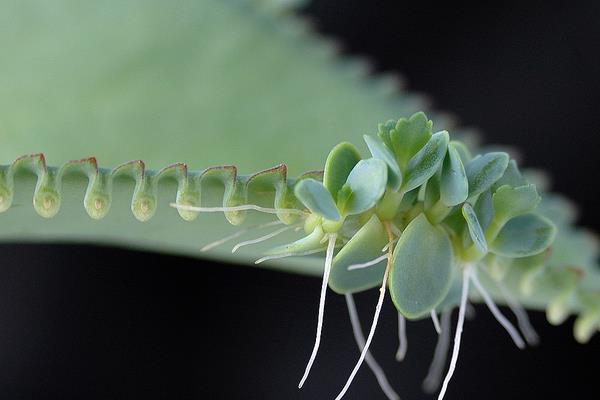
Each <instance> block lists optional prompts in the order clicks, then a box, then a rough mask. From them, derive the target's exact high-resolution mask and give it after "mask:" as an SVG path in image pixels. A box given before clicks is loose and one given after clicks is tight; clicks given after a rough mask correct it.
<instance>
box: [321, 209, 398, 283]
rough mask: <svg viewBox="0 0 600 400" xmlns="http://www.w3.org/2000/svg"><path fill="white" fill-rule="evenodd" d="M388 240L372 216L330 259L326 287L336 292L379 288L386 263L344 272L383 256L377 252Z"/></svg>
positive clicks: (379, 224)
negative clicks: (329, 270)
mask: <svg viewBox="0 0 600 400" xmlns="http://www.w3.org/2000/svg"><path fill="white" fill-rule="evenodd" d="M387 242H388V239H387V235H386V232H385V229H384V226H383V224H382V223H381V222H380V221H379V218H377V216H375V215H373V216H372V217H371V219H369V221H368V222H367V223H366V224H365V225H363V226H362V228H360V229H359V230H358V232H356V234H354V236H353V237H352V238H351V239H350V241H349V242H348V243H346V244H345V245H344V247H343V248H342V249H341V250H340V252H339V253H338V254H337V255H336V256H335V258H334V259H333V264H332V266H331V275H330V277H329V287H330V288H331V289H332V290H333V291H335V292H336V293H340V294H345V293H356V292H360V291H363V290H368V289H371V288H374V287H376V286H379V285H381V281H382V279H383V273H384V271H385V267H386V264H387V263H386V261H385V260H383V261H381V262H380V263H379V264H377V265H372V266H369V267H365V268H360V269H353V270H350V271H349V270H348V267H349V266H351V265H355V264H362V263H366V262H369V261H372V260H374V259H376V258H378V257H381V256H383V255H385V254H386V253H383V252H382V251H381V250H382V249H383V247H384V246H385V245H386V244H387Z"/></svg>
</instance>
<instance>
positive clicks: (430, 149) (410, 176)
mask: <svg viewBox="0 0 600 400" xmlns="http://www.w3.org/2000/svg"><path fill="white" fill-rule="evenodd" d="M448 140H449V137H448V132H446V131H441V132H438V133H436V134H434V135H433V136H431V139H430V140H429V141H428V142H427V143H426V144H425V146H423V148H422V149H421V150H419V152H418V153H417V154H415V155H414V157H413V158H411V160H410V162H409V163H408V166H407V168H406V174H405V179H404V182H403V183H402V191H404V192H408V191H411V190H413V189H414V188H416V187H418V186H421V185H422V184H423V183H425V182H426V181H427V180H428V179H429V178H431V177H432V176H433V174H435V172H436V171H437V170H438V169H439V168H440V165H441V164H442V161H444V155H445V154H446V149H447V147H448Z"/></svg>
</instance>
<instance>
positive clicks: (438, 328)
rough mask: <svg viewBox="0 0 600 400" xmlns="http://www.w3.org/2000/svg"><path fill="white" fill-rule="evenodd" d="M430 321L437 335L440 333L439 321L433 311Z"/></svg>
mask: <svg viewBox="0 0 600 400" xmlns="http://www.w3.org/2000/svg"><path fill="white" fill-rule="evenodd" d="M431 320H432V321H433V327H434V328H435V331H436V332H437V334H438V335H440V334H441V333H442V328H441V326H440V320H439V319H438V316H437V313H436V312H435V310H431Z"/></svg>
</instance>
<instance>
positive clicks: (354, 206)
mask: <svg viewBox="0 0 600 400" xmlns="http://www.w3.org/2000/svg"><path fill="white" fill-rule="evenodd" d="M387 171H388V168H387V165H386V163H385V162H384V161H382V160H379V159H377V158H369V159H367V160H360V161H359V162H358V164H356V166H355V167H354V168H353V169H352V172H350V175H349V176H348V180H347V181H346V185H348V187H349V188H350V190H351V191H352V194H351V195H350V197H349V199H348V201H347V202H346V204H345V206H344V207H343V213H344V214H345V215H355V214H360V213H363V212H365V211H367V210H368V209H370V208H373V207H374V206H375V204H376V203H377V201H378V200H379V199H380V198H381V196H383V193H384V192H385V187H386V184H387Z"/></svg>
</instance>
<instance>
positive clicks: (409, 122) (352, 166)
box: [275, 113, 554, 318]
mask: <svg viewBox="0 0 600 400" xmlns="http://www.w3.org/2000/svg"><path fill="white" fill-rule="evenodd" d="M431 128H432V124H431V121H429V120H427V118H426V116H425V115H424V114H423V113H417V114H415V115H413V116H412V117H411V118H409V119H401V120H399V121H398V122H395V121H390V122H388V123H386V124H382V125H380V127H379V137H380V139H381V141H378V140H376V139H374V138H372V137H370V136H365V141H366V143H367V146H368V147H369V150H370V151H371V154H372V156H373V157H372V158H370V159H366V160H361V157H360V154H359V153H358V151H357V150H356V148H355V147H354V146H353V145H351V144H349V143H342V144H340V145H338V146H336V147H335V148H334V149H333V150H332V151H331V153H330V154H329V156H328V158H327V162H326V165H325V173H324V179H323V183H321V182H318V181H316V180H312V179H305V180H303V181H301V182H300V183H298V185H297V186H296V189H295V193H296V197H297V198H298V199H299V200H300V201H301V202H302V203H303V204H304V205H305V206H306V207H307V208H308V209H309V210H310V211H311V212H312V213H313V214H314V215H317V216H319V217H320V218H321V219H322V220H321V223H317V224H316V225H315V227H314V230H313V231H312V233H311V234H309V235H308V236H307V237H306V238H304V239H301V240H300V241H298V242H295V243H292V244H290V245H287V246H283V248H280V249H279V250H275V251H280V252H294V251H299V250H306V249H308V248H318V247H319V246H321V247H322V246H323V245H322V243H321V242H322V238H323V236H324V234H325V231H328V232H336V231H338V230H340V229H341V228H342V226H343V223H344V221H345V220H346V219H347V218H348V217H352V216H357V215H358V216H360V215H361V214H363V213H365V214H363V215H362V216H360V217H359V219H358V222H359V226H360V225H362V226H360V228H359V229H358V230H357V231H356V233H354V234H353V236H352V237H351V239H350V240H349V241H348V243H346V244H345V245H344V246H343V247H342V249H341V250H340V251H339V252H338V254H337V255H336V257H335V258H334V260H333V265H332V270H331V276H330V279H329V286H330V287H331V288H332V289H333V290H334V291H336V292H338V293H354V292H358V291H362V290H367V289H370V288H373V287H376V286H378V285H380V284H381V280H382V276H383V272H384V270H385V268H386V265H385V263H381V264H379V265H376V266H371V267H369V268H363V269H354V270H348V267H349V266H350V265H353V264H360V263H365V262H368V261H370V260H373V259H376V258H379V257H381V255H382V248H384V247H385V246H386V244H387V243H388V241H389V239H388V236H387V233H386V230H385V227H384V225H383V223H382V222H381V220H380V218H379V217H378V216H377V215H376V214H369V213H366V211H369V210H371V209H373V208H374V207H375V206H379V205H380V204H378V203H379V202H380V200H381V199H382V197H383V196H384V193H386V191H387V193H395V194H396V195H399V197H396V198H397V199H398V198H399V199H401V198H402V196H403V195H404V194H406V193H409V192H411V191H412V193H413V194H416V192H418V191H419V188H420V187H421V186H422V185H424V184H427V187H426V189H427V190H426V194H425V208H426V209H427V208H428V206H429V207H436V206H438V207H441V208H446V209H447V210H448V211H451V210H453V209H454V206H458V205H460V204H462V207H457V208H459V209H460V211H462V213H460V212H455V213H454V214H455V215H458V217H459V218H458V219H457V218H452V217H450V222H451V224H450V230H451V231H455V233H457V232H460V233H462V234H463V242H464V243H465V244H466V243H467V242H468V238H467V237H465V236H466V235H465V233H468V237H470V239H471V240H472V243H474V246H475V248H476V249H477V250H478V253H475V254H476V255H477V254H479V255H484V254H486V253H487V252H488V244H487V243H488V242H490V243H491V245H490V246H489V247H490V250H491V251H492V252H494V253H496V254H499V255H501V256H504V257H525V256H529V255H532V254H536V253H539V252H540V251H543V250H544V249H545V248H546V247H547V246H548V245H549V244H550V242H551V240H552V238H553V235H554V232H553V229H554V228H553V226H552V224H551V223H550V222H549V221H547V220H545V219H544V218H542V217H539V216H537V215H535V214H530V212H531V211H533V209H535V207H536V206H537V203H538V202H539V196H538V195H537V192H536V190H535V187H534V186H533V185H528V184H527V182H526V181H525V180H524V179H523V178H522V177H521V175H520V174H519V172H518V169H517V167H516V164H515V163H514V161H513V162H511V163H510V164H509V159H508V155H507V154H505V153H487V154H485V155H483V156H477V157H475V158H473V159H471V158H470V155H469V153H468V151H467V150H466V148H465V147H464V145H463V144H462V143H460V142H449V137H448V133H447V132H438V133H436V134H432V130H431ZM407 197H409V196H407ZM471 203H473V204H475V205H476V206H475V208H473V207H472V206H471ZM398 205H399V204H396V205H395V207H397V206H398ZM394 213H395V211H394V212H392V215H393V214H394ZM378 214H380V213H378ZM445 215H447V214H445ZM369 217H370V218H369ZM367 219H368V220H367ZM442 219H444V218H442ZM355 222H356V221H355ZM440 222H441V221H440ZM311 229H312V228H311ZM465 239H466V240H465ZM463 247H464V246H463ZM461 250H462V249H461V248H460V247H459V249H458V252H459V253H460V252H461ZM455 253H456V245H455V244H453V243H452V241H451V238H450V237H449V234H448V229H443V228H442V227H441V226H439V225H434V224H432V223H431V222H430V221H429V219H428V218H427V217H426V215H425V214H419V215H418V216H417V217H416V218H414V219H413V220H412V221H411V222H410V223H409V224H408V226H407V227H406V229H405V230H404V232H403V233H402V235H401V237H400V238H399V241H398V243H397V245H396V246H395V250H394V254H393V262H392V268H391V271H390V281H389V286H390V292H391V296H392V299H393V301H394V303H395V305H396V307H397V308H398V310H399V311H400V312H401V313H402V314H404V315H405V316H407V317H409V318H418V317H421V316H424V315H427V314H428V313H429V312H430V311H431V310H432V309H433V308H435V307H436V306H438V305H439V304H440V303H441V302H442V301H443V300H444V298H445V297H446V295H447V294H448V291H449V288H450V285H451V283H452V279H453V268H452V266H453V265H456V264H457V262H459V260H458V258H457V257H455Z"/></svg>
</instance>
